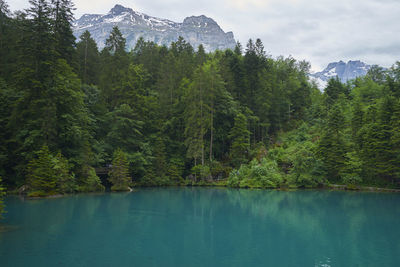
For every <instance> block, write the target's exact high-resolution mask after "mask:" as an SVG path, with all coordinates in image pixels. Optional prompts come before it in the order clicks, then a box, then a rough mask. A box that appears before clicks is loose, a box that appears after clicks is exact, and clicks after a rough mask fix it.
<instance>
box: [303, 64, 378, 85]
mask: <svg viewBox="0 0 400 267" xmlns="http://www.w3.org/2000/svg"><path fill="white" fill-rule="evenodd" d="M370 68H371V66H370V65H367V64H365V63H364V62H362V61H360V60H354V61H352V60H349V61H348V62H347V63H345V62H344V61H342V60H340V61H339V62H332V63H329V64H328V66H327V67H326V68H325V69H324V70H323V71H321V72H317V73H314V74H311V75H310V76H311V77H312V78H315V79H316V80H317V82H318V83H319V85H320V89H321V88H323V87H325V86H326V84H327V82H328V80H329V79H331V78H335V77H338V78H339V80H340V81H341V82H343V83H345V82H347V81H349V80H352V79H355V78H357V77H360V76H364V75H366V74H367V73H368V70H369V69H370Z"/></svg>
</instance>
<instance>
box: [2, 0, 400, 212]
mask: <svg viewBox="0 0 400 267" xmlns="http://www.w3.org/2000/svg"><path fill="white" fill-rule="evenodd" d="M0 3H1V5H0V7H1V9H0V140H1V142H0V176H1V177H2V178H3V183H4V184H5V185H6V186H7V187H8V188H20V187H21V186H25V188H26V190H27V191H28V192H29V194H31V195H33V196H41V195H46V194H53V193H71V192H87V191H102V190H104V185H106V184H107V183H108V181H111V182H112V183H113V185H114V188H117V190H121V188H129V186H130V184H131V183H132V181H133V182H134V183H135V184H137V185H142V186H157V185H158V186H160V185H181V184H187V183H189V182H190V183H193V182H194V183H195V182H199V181H213V180H219V179H228V180H227V183H228V185H230V186H233V187H261V188H270V187H282V186H294V187H315V186H318V185H321V184H324V183H344V184H349V185H358V184H368V185H379V186H392V187H394V186H398V183H399V181H400V63H399V62H398V63H396V64H395V65H394V66H393V67H392V68H391V69H389V70H383V69H382V68H379V67H377V66H375V67H374V68H372V69H371V70H370V71H369V73H368V74H367V75H366V76H365V77H361V78H357V79H355V80H353V81H350V82H348V83H346V84H343V83H341V82H340V81H339V80H338V79H335V78H333V79H331V80H330V81H329V83H328V85H327V87H326V88H325V90H324V91H323V93H322V92H320V90H319V89H318V88H317V86H316V84H314V83H313V82H310V80H309V78H308V74H309V69H310V65H309V63H307V62H304V61H297V60H295V59H294V58H292V57H288V58H285V57H278V58H273V57H271V56H270V55H268V54H267V53H266V52H265V49H264V45H263V43H262V41H261V40H260V39H256V41H255V42H254V41H253V40H251V39H250V40H249V41H248V43H247V44H246V47H245V48H243V47H242V45H241V44H240V43H239V42H238V43H237V45H236V47H235V49H234V50H233V51H232V50H229V49H228V50H225V51H215V52H213V53H206V52H205V50H204V47H202V46H199V47H196V48H193V47H192V46H191V45H190V44H189V43H188V42H187V41H186V40H184V39H183V38H179V40H177V41H176V42H173V43H171V45H170V46H169V47H166V46H158V45H156V44H155V43H153V42H149V41H145V40H144V39H139V40H138V42H137V44H136V46H135V48H134V49H132V50H131V51H127V49H126V44H125V43H126V40H125V38H124V37H123V36H122V34H121V32H120V31H119V29H118V27H114V28H113V29H112V31H111V33H110V35H109V37H108V39H107V41H106V43H105V47H104V49H102V50H101V51H99V50H98V47H97V45H96V42H95V41H94V40H93V38H92V37H91V35H90V33H89V32H88V31H86V32H84V33H83V34H82V35H81V36H80V38H79V39H78V40H76V39H75V37H74V35H73V33H72V29H71V23H72V21H73V16H72V11H73V3H72V2H71V1H69V0H54V1H51V2H50V1H48V0H31V1H30V3H31V6H30V8H29V9H27V10H25V11H19V12H16V13H14V14H11V13H10V11H9V10H8V8H7V4H6V3H5V2H4V1H3V0H0ZM113 166H115V169H114V170H112V168H113ZM116 166H118V170H117V169H116V168H117V167H116ZM104 168H107V169H109V173H110V178H109V179H108V180H107V179H103V178H102V179H100V178H99V177H98V174H99V173H98V171H97V173H96V170H99V169H104ZM106 173H108V172H106ZM0 205H1V203H0Z"/></svg>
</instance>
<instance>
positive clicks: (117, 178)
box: [108, 149, 132, 191]
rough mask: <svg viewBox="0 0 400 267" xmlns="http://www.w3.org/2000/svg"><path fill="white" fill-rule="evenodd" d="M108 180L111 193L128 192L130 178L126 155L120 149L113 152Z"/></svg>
mask: <svg viewBox="0 0 400 267" xmlns="http://www.w3.org/2000/svg"><path fill="white" fill-rule="evenodd" d="M108 175H109V178H108V180H109V181H110V182H111V183H112V187H111V190H113V191H129V190H130V187H129V186H130V185H131V183H132V178H131V177H130V176H129V163H128V159H127V155H126V153H125V152H123V151H122V150H121V149H117V150H116V151H115V152H114V156H113V161H112V166H111V170H110V172H109V173H108Z"/></svg>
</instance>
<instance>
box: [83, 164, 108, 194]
mask: <svg viewBox="0 0 400 267" xmlns="http://www.w3.org/2000/svg"><path fill="white" fill-rule="evenodd" d="M104 190H105V188H104V186H103V185H102V184H101V181H100V178H99V177H98V176H97V175H96V171H95V169H94V168H93V167H91V166H89V165H83V166H82V168H81V170H80V178H79V179H78V191H79V192H102V191H104Z"/></svg>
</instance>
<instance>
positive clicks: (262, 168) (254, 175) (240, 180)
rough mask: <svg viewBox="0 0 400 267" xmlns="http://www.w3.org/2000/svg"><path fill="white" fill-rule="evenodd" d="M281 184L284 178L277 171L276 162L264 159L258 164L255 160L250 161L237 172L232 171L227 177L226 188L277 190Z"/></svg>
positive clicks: (235, 170)
mask: <svg viewBox="0 0 400 267" xmlns="http://www.w3.org/2000/svg"><path fill="white" fill-rule="evenodd" d="M283 182H284V177H283V174H282V173H281V172H280V171H279V168H278V164H277V163H276V161H274V160H268V159H266V158H264V159H262V160H261V162H260V163H259V162H258V161H257V160H252V161H251V162H250V163H249V164H248V165H245V164H243V165H242V166H241V167H240V168H239V169H238V170H237V169H234V170H233V171H232V172H231V174H230V175H229V179H228V186H231V187H241V188H277V187H279V186H280V185H282V184H283Z"/></svg>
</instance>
